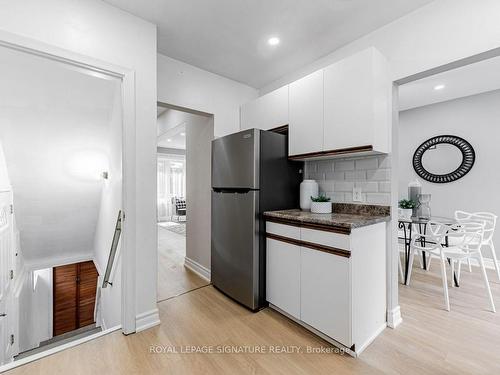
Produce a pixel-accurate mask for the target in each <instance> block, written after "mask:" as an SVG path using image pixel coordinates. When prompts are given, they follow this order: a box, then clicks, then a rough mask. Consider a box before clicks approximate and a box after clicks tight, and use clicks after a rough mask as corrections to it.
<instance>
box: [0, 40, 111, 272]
mask: <svg viewBox="0 0 500 375" xmlns="http://www.w3.org/2000/svg"><path fill="white" fill-rule="evenodd" d="M0 81H1V82H2V85H1V87H0V139H1V140H2V141H3V144H4V152H5V158H6V161H7V168H8V170H9V176H10V178H11V183H12V188H13V192H14V208H15V211H16V221H17V225H18V228H19V230H20V232H21V235H20V238H21V247H22V248H23V253H24V257H25V261H26V262H27V263H31V267H32V268H39V267H40V266H41V265H42V264H43V265H50V266H52V265H55V264H57V263H64V262H67V263H70V262H72V261H75V260H78V259H82V258H85V257H86V258H89V257H90V256H91V255H92V248H93V239H94V233H95V229H96V217H97V214H98V209H99V203H100V195H101V189H102V186H103V180H102V178H101V177H100V175H101V173H102V172H103V171H104V170H105V169H106V168H107V166H106V164H107V160H106V155H105V153H104V151H105V149H106V147H107V143H108V142H109V141H108V140H107V138H106V137H105V135H106V133H107V129H108V127H109V124H108V123H109V116H110V112H111V111H112V108H113V104H116V105H117V106H118V110H119V111H121V92H120V90H119V87H120V85H119V82H118V80H105V79H102V78H96V77H93V76H90V75H86V74H82V73H81V72H80V71H77V70H74V69H70V68H68V67H67V66H64V65H61V64H59V63H56V62H54V61H50V60H48V59H42V58H39V57H35V56H32V55H29V54H26V53H20V52H17V51H13V50H10V49H7V48H0ZM113 96H118V98H117V99H116V98H115V99H114V98H113ZM113 100H115V102H116V103H114V102H113ZM52 263H54V264H52ZM42 267H43V266H42Z"/></svg>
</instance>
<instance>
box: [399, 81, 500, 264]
mask: <svg viewBox="0 0 500 375" xmlns="http://www.w3.org/2000/svg"><path fill="white" fill-rule="evenodd" d="M499 119H500V90H497V91H492V92H488V93H484V94H479V95H474V96H469V97H466V98H461V99H455V100H451V101H448V102H443V103H438V104H432V105H428V106H425V107H420V108H415V109H410V110H408V111H403V112H401V113H400V116H399V168H400V169H399V194H400V197H404V198H406V197H407V195H408V188H407V185H408V182H410V181H412V180H414V179H418V180H419V181H420V182H421V183H422V191H423V192H424V193H430V194H432V200H431V210H432V214H433V215H437V216H445V217H453V215H454V212H455V210H464V211H470V212H474V211H488V212H493V213H495V214H496V215H500V195H499V194H498V187H499V186H500V174H499V173H498V158H499V157H498V140H499V139H500V127H499V126H498V125H499ZM442 134H451V135H457V136H459V137H462V138H464V139H465V140H467V141H468V142H469V143H470V144H471V145H472V147H474V150H475V152H476V162H475V163H474V166H473V168H472V170H471V171H470V172H469V173H468V174H467V175H465V176H464V177H463V178H461V179H460V180H458V181H454V182H451V183H447V184H433V183H430V182H427V181H424V180H422V179H420V178H418V176H417V174H416V173H415V171H414V169H413V167H412V156H413V153H414V152H415V149H416V148H417V147H418V146H419V145H420V144H421V143H422V142H424V141H426V140H427V139H429V138H431V137H433V136H436V135H442ZM428 152H433V151H428ZM497 232H498V231H497ZM494 242H495V246H496V251H497V254H498V255H500V235H499V234H498V233H496V235H495V237H494ZM483 255H484V256H485V257H490V255H489V254H488V252H485V254H483Z"/></svg>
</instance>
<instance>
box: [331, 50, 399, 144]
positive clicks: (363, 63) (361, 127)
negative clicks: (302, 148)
mask: <svg viewBox="0 0 500 375" xmlns="http://www.w3.org/2000/svg"><path fill="white" fill-rule="evenodd" d="M324 85H325V87H324V144H323V151H330V150H339V149H345V148H359V147H364V146H370V147H372V148H373V151H376V152H383V153H388V152H389V151H390V143H389V131H390V128H389V127H390V124H391V107H392V85H391V77H390V73H389V67H388V63H387V61H386V59H385V58H384V56H383V55H382V54H380V52H378V51H377V50H376V49H375V48H369V49H367V50H364V51H362V52H359V53H357V54H355V55H353V56H351V57H348V58H346V59H344V60H341V61H339V62H337V63H335V64H333V65H330V66H328V67H327V68H325V69H324Z"/></svg>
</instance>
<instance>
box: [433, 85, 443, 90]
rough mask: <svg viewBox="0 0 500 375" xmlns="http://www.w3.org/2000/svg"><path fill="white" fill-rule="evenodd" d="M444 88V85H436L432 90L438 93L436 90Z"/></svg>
mask: <svg viewBox="0 0 500 375" xmlns="http://www.w3.org/2000/svg"><path fill="white" fill-rule="evenodd" d="M444 88H445V85H436V86H434V90H436V91H438V90H442V89H444Z"/></svg>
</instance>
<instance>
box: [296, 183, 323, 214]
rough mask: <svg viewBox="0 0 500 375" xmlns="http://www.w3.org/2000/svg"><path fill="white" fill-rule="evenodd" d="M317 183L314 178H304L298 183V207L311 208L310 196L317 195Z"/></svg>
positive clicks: (302, 208)
mask: <svg viewBox="0 0 500 375" xmlns="http://www.w3.org/2000/svg"><path fill="white" fill-rule="evenodd" d="M318 192H319V187H318V183H317V182H316V181H315V180H304V181H302V182H301V183H300V209H301V210H310V209H311V197H317V196H318Z"/></svg>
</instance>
